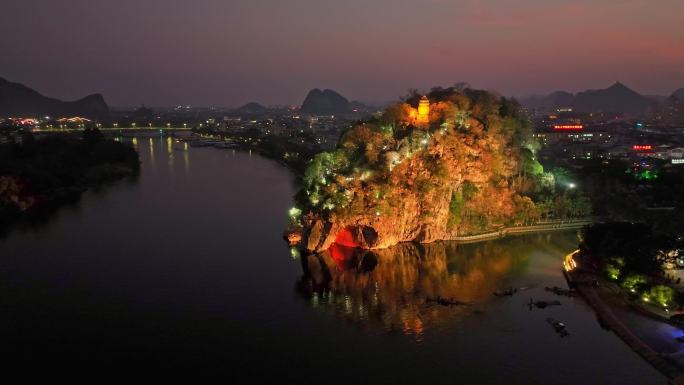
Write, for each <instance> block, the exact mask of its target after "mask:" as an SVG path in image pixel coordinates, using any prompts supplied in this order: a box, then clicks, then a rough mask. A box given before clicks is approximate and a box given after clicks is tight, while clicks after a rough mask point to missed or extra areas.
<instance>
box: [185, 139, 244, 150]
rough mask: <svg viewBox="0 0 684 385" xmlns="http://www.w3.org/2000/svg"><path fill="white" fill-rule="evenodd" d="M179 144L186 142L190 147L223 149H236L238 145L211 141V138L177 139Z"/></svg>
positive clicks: (215, 140)
mask: <svg viewBox="0 0 684 385" xmlns="http://www.w3.org/2000/svg"><path fill="white" fill-rule="evenodd" d="M176 141H178V142H185V143H187V144H189V145H190V147H215V148H222V149H235V148H238V145H237V144H236V143H233V142H228V141H224V140H220V139H210V138H199V137H196V136H192V137H188V138H182V139H176Z"/></svg>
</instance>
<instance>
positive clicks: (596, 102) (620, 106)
mask: <svg viewBox="0 0 684 385" xmlns="http://www.w3.org/2000/svg"><path fill="white" fill-rule="evenodd" d="M675 94H682V96H684V88H680V89H679V90H677V91H675ZM675 94H673V96H674V95H675ZM664 99H666V97H658V96H644V95H641V94H639V93H638V92H636V91H634V90H632V89H631V88H629V87H627V86H625V85H624V84H622V83H620V82H616V83H615V84H613V85H612V86H610V87H608V88H604V89H599V90H587V91H583V92H579V93H577V94H572V93H570V92H565V91H556V92H553V93H551V94H549V95H546V96H532V97H528V98H523V99H521V102H522V104H523V105H525V106H527V107H531V108H540V109H549V110H550V109H556V108H563V107H570V108H572V109H573V110H575V111H577V112H605V113H623V114H628V115H638V114H641V113H644V112H646V111H648V110H649V108H653V107H655V106H656V105H657V104H658V103H660V102H662V101H663V100H664Z"/></svg>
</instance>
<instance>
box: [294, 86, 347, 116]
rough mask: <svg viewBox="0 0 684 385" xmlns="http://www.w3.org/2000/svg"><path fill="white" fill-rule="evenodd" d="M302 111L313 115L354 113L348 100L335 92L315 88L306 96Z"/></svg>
mask: <svg viewBox="0 0 684 385" xmlns="http://www.w3.org/2000/svg"><path fill="white" fill-rule="evenodd" d="M300 111H301V112H303V113H305V114H313V115H335V114H346V113H349V112H351V111H352V106H351V104H350V103H349V100H347V98H345V97H344V96H342V95H340V94H338V93H337V92H335V91H333V90H328V89H326V90H323V91H321V90H319V89H318V88H314V89H313V90H311V91H309V94H308V95H306V99H304V102H303V103H302V107H301V109H300Z"/></svg>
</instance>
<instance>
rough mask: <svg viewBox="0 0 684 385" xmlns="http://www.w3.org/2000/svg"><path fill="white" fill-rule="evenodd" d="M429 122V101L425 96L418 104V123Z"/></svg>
mask: <svg viewBox="0 0 684 385" xmlns="http://www.w3.org/2000/svg"><path fill="white" fill-rule="evenodd" d="M429 120H430V101H429V100H428V98H427V96H423V97H422V98H420V101H419V102H418V123H427V122H428V121H429Z"/></svg>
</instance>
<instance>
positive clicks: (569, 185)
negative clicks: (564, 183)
mask: <svg viewBox="0 0 684 385" xmlns="http://www.w3.org/2000/svg"><path fill="white" fill-rule="evenodd" d="M575 187H577V185H575V184H574V183H570V184H568V188H575Z"/></svg>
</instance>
